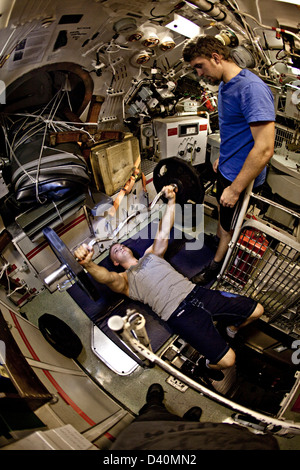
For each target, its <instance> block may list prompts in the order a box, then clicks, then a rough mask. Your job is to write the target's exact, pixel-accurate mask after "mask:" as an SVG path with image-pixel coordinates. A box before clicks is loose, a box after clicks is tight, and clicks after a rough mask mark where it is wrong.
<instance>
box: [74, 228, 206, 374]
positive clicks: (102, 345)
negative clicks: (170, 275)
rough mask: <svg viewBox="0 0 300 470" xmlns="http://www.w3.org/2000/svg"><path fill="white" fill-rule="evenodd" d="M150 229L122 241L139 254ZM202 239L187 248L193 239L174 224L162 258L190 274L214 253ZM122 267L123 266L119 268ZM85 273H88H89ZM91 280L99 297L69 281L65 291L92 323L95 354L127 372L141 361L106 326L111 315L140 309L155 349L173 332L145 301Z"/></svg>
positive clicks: (108, 262) (106, 261)
mask: <svg viewBox="0 0 300 470" xmlns="http://www.w3.org/2000/svg"><path fill="white" fill-rule="evenodd" d="M152 223H156V224H157V223H158V222H157V221H156V222H155V221H154V222H152ZM151 233H152V234H153V233H156V230H155V228H154V229H153V227H151V224H149V225H148V226H146V227H145V228H143V229H142V230H141V231H139V232H138V233H137V234H135V235H134V236H133V237H132V238H129V239H128V240H126V241H124V242H123V243H124V245H126V246H128V247H129V248H131V249H132V251H133V252H134V253H135V255H136V256H137V257H140V256H142V255H143V253H144V251H145V250H146V249H147V248H148V247H149V246H150V245H151V244H152V243H153V238H151V237H150V236H148V235H150V234H151ZM205 240H206V239H204V245H203V247H202V249H197V250H192V249H186V247H188V245H187V244H188V243H192V242H193V241H191V238H190V237H188V238H186V237H185V235H184V234H183V233H182V232H181V231H179V230H178V229H177V228H173V229H172V231H171V234H170V241H169V247H168V250H167V252H166V254H165V259H167V260H168V261H169V262H170V263H171V264H172V265H173V266H174V267H175V268H176V269H177V270H178V271H179V272H181V273H182V274H183V275H185V276H186V277H188V278H191V277H192V276H194V275H195V274H197V273H198V272H199V271H200V270H201V269H202V267H203V266H205V265H206V264H207V263H208V262H209V261H210V260H211V259H212V258H213V256H214V250H213V249H212V248H211V247H210V246H209V245H208V244H207V243H205ZM99 264H100V265H101V266H104V267H106V268H107V269H109V270H110V271H117V270H118V269H119V268H118V267H117V268H116V267H115V266H114V265H113V263H112V262H111V260H110V259H109V257H108V256H107V257H106V258H105V259H104V260H102V261H101V262H100V263H99ZM121 270H122V268H120V271H121ZM88 276H90V275H89V274H88ZM90 278H91V276H90ZM91 282H92V283H93V284H94V285H95V287H96V289H97V291H99V299H98V300H92V299H91V298H90V297H89V296H88V295H87V294H86V293H85V292H84V291H83V290H82V289H81V288H80V287H79V285H78V284H77V283H75V284H74V285H72V286H71V287H70V288H69V289H68V290H67V292H68V293H69V295H70V296H71V297H72V298H73V299H74V300H75V302H76V303H77V304H78V305H79V307H80V308H81V309H82V310H83V311H84V313H85V314H86V315H87V316H88V317H89V318H90V320H91V321H92V323H93V335H92V349H93V351H94V352H95V354H96V355H97V356H98V357H99V358H101V360H102V361H103V362H104V363H106V364H107V366H108V367H110V368H111V369H112V370H114V371H115V372H116V373H118V374H120V375H127V374H129V373H131V372H132V371H133V370H134V369H135V368H136V367H137V366H138V365H142V361H141V360H140V359H139V358H138V357H137V356H136V355H135V354H134V353H133V352H132V351H131V350H129V349H128V347H127V346H126V345H125V344H124V343H123V342H122V341H121V340H120V339H119V338H118V337H117V336H116V334H115V333H114V332H113V331H111V330H110V328H109V327H108V326H107V321H108V319H109V318H110V317H111V316H113V315H120V316H125V314H126V310H127V309H134V310H136V311H137V312H139V313H141V314H142V315H143V316H144V317H145V320H146V329H147V333H148V336H149V339H150V341H151V347H152V349H153V351H154V352H157V351H158V350H159V349H160V348H161V347H162V346H163V344H164V343H165V342H166V341H167V340H168V339H169V338H170V337H171V336H172V333H171V331H170V329H169V328H168V325H167V324H166V323H165V322H163V321H161V320H160V318H159V317H158V316H157V315H156V314H155V313H154V312H153V311H152V309H151V308H150V307H149V306H148V305H144V304H141V303H140V302H137V301H133V300H131V299H128V298H127V297H125V296H122V295H120V294H116V293H115V292H112V291H111V290H110V289H109V288H108V287H107V286H104V285H102V284H99V283H97V282H96V281H95V280H94V279H92V278H91Z"/></svg>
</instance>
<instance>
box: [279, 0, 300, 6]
mask: <svg viewBox="0 0 300 470" xmlns="http://www.w3.org/2000/svg"><path fill="white" fill-rule="evenodd" d="M276 2H284V3H290V4H292V5H298V6H299V5H300V0H276Z"/></svg>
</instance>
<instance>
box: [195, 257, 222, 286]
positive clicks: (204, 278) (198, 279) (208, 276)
mask: <svg viewBox="0 0 300 470" xmlns="http://www.w3.org/2000/svg"><path fill="white" fill-rule="evenodd" d="M222 263H223V261H220V262H216V261H214V260H213V261H212V262H211V263H210V264H209V265H208V266H206V267H205V268H204V269H202V271H200V272H199V273H198V274H196V275H195V276H193V277H192V278H191V282H193V283H194V284H198V285H205V284H208V283H209V282H210V281H212V280H214V279H216V277H217V275H218V274H219V272H220V270H221V267H222Z"/></svg>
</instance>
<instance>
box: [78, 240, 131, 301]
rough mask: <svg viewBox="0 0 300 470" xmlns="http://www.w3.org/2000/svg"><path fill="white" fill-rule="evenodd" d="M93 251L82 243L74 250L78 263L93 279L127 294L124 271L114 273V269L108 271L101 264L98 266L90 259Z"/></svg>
mask: <svg viewBox="0 0 300 470" xmlns="http://www.w3.org/2000/svg"><path fill="white" fill-rule="evenodd" d="M93 253H94V251H93V249H92V248H91V247H89V246H88V245H86V244H85V243H84V244H82V245H81V246H80V247H79V248H77V249H76V250H75V252H74V255H75V257H76V258H77V260H78V262H79V264H81V266H83V267H84V268H85V269H86V270H87V271H88V272H89V273H90V274H91V276H92V277H93V278H94V279H95V281H97V282H100V283H101V284H105V285H106V286H108V287H109V288H110V289H111V290H112V291H114V292H118V293H120V294H125V295H128V284H127V276H126V273H116V272H114V271H108V269H106V268H104V267H103V266H98V264H96V263H94V261H93V260H92V258H93Z"/></svg>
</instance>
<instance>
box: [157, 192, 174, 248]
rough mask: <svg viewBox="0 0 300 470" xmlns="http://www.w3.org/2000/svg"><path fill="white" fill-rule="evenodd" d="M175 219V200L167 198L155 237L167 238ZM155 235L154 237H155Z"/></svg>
mask: <svg viewBox="0 0 300 470" xmlns="http://www.w3.org/2000/svg"><path fill="white" fill-rule="evenodd" d="M174 220H175V200H173V199H172V200H169V201H168V204H167V206H166V210H165V213H164V215H163V217H162V219H161V221H160V224H159V229H158V233H157V237H159V238H161V239H167V238H169V235H170V232H171V230H172V227H173V225H174ZM157 237H156V238H157Z"/></svg>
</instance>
